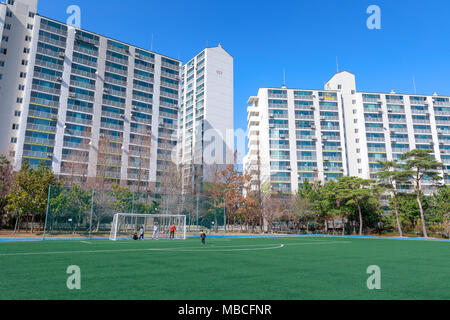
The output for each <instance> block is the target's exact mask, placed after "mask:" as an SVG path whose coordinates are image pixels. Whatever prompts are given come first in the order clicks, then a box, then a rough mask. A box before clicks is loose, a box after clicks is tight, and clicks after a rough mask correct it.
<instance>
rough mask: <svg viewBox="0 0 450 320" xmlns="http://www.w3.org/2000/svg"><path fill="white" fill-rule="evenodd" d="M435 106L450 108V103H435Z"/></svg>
mask: <svg viewBox="0 0 450 320" xmlns="http://www.w3.org/2000/svg"><path fill="white" fill-rule="evenodd" d="M433 105H435V106H440V107H450V101H433Z"/></svg>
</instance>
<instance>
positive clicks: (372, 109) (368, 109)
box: [364, 107, 382, 113]
mask: <svg viewBox="0 0 450 320" xmlns="http://www.w3.org/2000/svg"><path fill="white" fill-rule="evenodd" d="M364 112H365V113H381V112H382V110H381V107H377V108H370V107H364Z"/></svg>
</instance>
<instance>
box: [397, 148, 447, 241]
mask: <svg viewBox="0 0 450 320" xmlns="http://www.w3.org/2000/svg"><path fill="white" fill-rule="evenodd" d="M401 160H405V161H406V164H405V170H404V173H405V175H406V176H407V177H408V179H409V180H410V181H412V182H413V183H414V185H415V188H416V199H417V204H418V205H419V210H420V219H421V221H422V232H423V236H424V237H425V238H428V234H427V228H426V224H425V215H424V210H423V206H422V201H421V199H420V193H421V191H422V181H423V180H424V179H429V180H431V181H432V182H436V181H439V180H441V176H440V174H439V172H438V170H440V169H442V167H443V165H442V163H440V162H439V161H437V160H436V159H435V158H434V155H433V151H431V150H421V149H415V150H412V151H409V152H407V153H405V154H404V155H403V156H402V157H401Z"/></svg>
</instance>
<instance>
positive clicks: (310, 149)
mask: <svg viewBox="0 0 450 320" xmlns="http://www.w3.org/2000/svg"><path fill="white" fill-rule="evenodd" d="M297 150H307V151H316V146H315V145H312V146H304V145H297Z"/></svg>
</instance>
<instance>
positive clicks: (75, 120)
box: [66, 116, 92, 126]
mask: <svg viewBox="0 0 450 320" xmlns="http://www.w3.org/2000/svg"><path fill="white" fill-rule="evenodd" d="M66 122H71V123H76V124H82V125H85V126H92V120H88V119H83V118H76V117H69V116H67V117H66Z"/></svg>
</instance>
